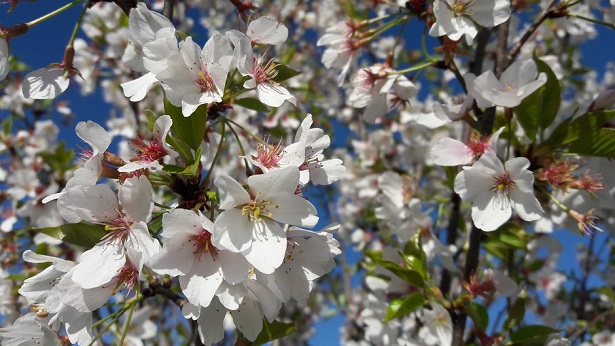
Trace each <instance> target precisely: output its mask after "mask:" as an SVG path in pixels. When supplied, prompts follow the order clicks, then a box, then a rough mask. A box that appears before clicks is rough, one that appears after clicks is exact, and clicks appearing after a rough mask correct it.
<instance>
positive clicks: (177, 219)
mask: <svg viewBox="0 0 615 346" xmlns="http://www.w3.org/2000/svg"><path fill="white" fill-rule="evenodd" d="M162 227H163V231H162V233H161V236H162V237H164V238H168V241H167V242H165V243H164V246H163V248H162V250H161V251H160V252H158V253H157V254H156V255H155V256H154V257H153V258H152V261H151V263H150V267H151V268H152V269H153V270H154V271H155V272H157V273H159V274H168V275H172V276H179V282H180V287H181V288H182V292H183V293H184V294H185V295H186V298H188V301H190V303H192V304H194V305H195V306H201V307H207V306H209V304H210V302H211V299H212V298H213V297H214V295H215V294H216V291H217V290H218V287H220V284H221V283H222V280H225V281H226V282H228V283H230V284H237V283H240V282H242V281H244V280H246V279H247V278H248V272H249V270H250V265H249V264H248V262H247V261H246V260H245V259H244V257H243V256H241V254H238V253H234V252H230V251H227V250H222V249H217V248H216V247H215V246H214V245H213V244H212V233H211V232H213V229H214V224H213V223H212V222H211V221H210V220H209V219H207V218H206V217H205V216H203V214H201V213H198V214H197V213H195V212H193V211H190V210H186V209H173V210H171V211H170V212H168V213H166V214H165V215H164V217H163V220H162Z"/></svg>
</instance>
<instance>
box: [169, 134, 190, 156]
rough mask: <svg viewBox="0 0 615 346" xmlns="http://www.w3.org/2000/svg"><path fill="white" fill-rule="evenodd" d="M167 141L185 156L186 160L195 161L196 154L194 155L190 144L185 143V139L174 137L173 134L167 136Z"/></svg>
mask: <svg viewBox="0 0 615 346" xmlns="http://www.w3.org/2000/svg"><path fill="white" fill-rule="evenodd" d="M167 143H169V145H170V146H171V147H173V149H175V150H176V151H177V152H178V153H179V154H180V155H181V156H182V157H183V158H184V160H185V161H186V162H192V161H194V156H192V149H190V147H189V146H188V144H186V143H184V141H182V140H180V139H177V138H174V137H172V136H167Z"/></svg>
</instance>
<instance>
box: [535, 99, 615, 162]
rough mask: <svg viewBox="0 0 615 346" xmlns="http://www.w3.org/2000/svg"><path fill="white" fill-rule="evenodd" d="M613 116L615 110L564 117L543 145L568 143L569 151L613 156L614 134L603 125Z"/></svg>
mask: <svg viewBox="0 0 615 346" xmlns="http://www.w3.org/2000/svg"><path fill="white" fill-rule="evenodd" d="M613 117H615V111H614V110H611V111H602V112H590V113H586V114H583V115H581V116H580V117H578V118H577V119H575V120H572V119H571V118H569V119H566V120H564V121H562V122H561V123H560V125H559V126H557V127H556V128H555V130H553V133H551V136H549V138H548V139H547V140H546V141H545V142H544V143H543V145H545V146H548V147H551V148H558V147H561V146H564V145H568V144H569V145H570V149H569V152H570V153H575V154H579V155H586V156H600V157H609V158H614V157H615V136H614V134H613V130H612V129H610V128H603V126H604V125H605V124H606V123H607V122H608V121H609V120H611V119H612V118H613Z"/></svg>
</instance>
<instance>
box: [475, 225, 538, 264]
mask: <svg viewBox="0 0 615 346" xmlns="http://www.w3.org/2000/svg"><path fill="white" fill-rule="evenodd" d="M485 234H486V237H485V240H484V243H483V244H484V246H485V250H487V251H488V252H489V253H490V254H492V255H494V256H495V257H497V258H499V259H501V260H503V261H508V255H509V252H510V251H511V250H527V242H528V241H529V237H528V235H527V233H526V232H525V230H524V229H523V228H522V227H521V226H519V225H517V224H515V223H512V222H507V223H505V224H504V225H502V226H501V227H500V228H498V230H497V231H494V232H487V233H485Z"/></svg>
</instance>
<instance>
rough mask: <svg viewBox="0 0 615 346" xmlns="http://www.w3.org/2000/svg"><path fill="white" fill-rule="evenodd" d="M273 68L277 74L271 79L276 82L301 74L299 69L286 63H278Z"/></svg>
mask: <svg viewBox="0 0 615 346" xmlns="http://www.w3.org/2000/svg"><path fill="white" fill-rule="evenodd" d="M275 70H276V71H277V74H276V75H275V77H273V81H274V82H278V83H280V82H283V81H285V80H287V79H291V78H293V77H296V76H298V75H300V74H301V71H296V70H293V69H292V68H290V67H288V66H286V65H278V66H276V67H275Z"/></svg>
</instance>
